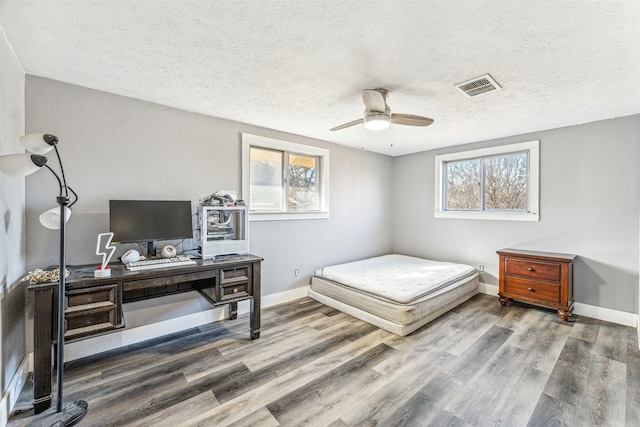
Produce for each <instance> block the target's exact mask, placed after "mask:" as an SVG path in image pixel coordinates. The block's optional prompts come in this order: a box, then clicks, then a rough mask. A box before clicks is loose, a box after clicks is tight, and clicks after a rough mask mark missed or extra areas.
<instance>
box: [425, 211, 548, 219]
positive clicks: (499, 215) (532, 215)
mask: <svg viewBox="0 0 640 427" xmlns="http://www.w3.org/2000/svg"><path fill="white" fill-rule="evenodd" d="M433 217H434V218H451V219H481V220H492V221H540V215H538V213H537V212H518V213H516V212H462V211H435V212H434V214H433Z"/></svg>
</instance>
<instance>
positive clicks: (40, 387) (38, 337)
mask: <svg viewBox="0 0 640 427" xmlns="http://www.w3.org/2000/svg"><path fill="white" fill-rule="evenodd" d="M53 314H54V313H53V290H52V289H46V290H42V291H36V292H35V313H34V319H33V324H34V333H33V346H34V349H33V399H34V402H35V403H34V411H35V413H36V414H39V413H41V412H43V411H45V410H46V409H49V407H50V406H51V369H52V368H51V366H52V365H51V344H52V339H51V337H52V336H53Z"/></svg>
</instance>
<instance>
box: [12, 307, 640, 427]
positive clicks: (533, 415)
mask: <svg viewBox="0 0 640 427" xmlns="http://www.w3.org/2000/svg"><path fill="white" fill-rule="evenodd" d="M73 399H83V400H86V401H87V402H88V403H89V412H88V413H87V415H86V417H85V418H84V419H83V420H82V421H81V423H80V425H81V426H125V425H127V426H129V425H131V426H172V427H177V426H191V425H202V426H226V425H233V426H257V425H260V426H278V425H283V426H298V425H312V426H345V425H357V426H368V425H382V426H468V425H472V426H498V425H500V426H510V427H511V426H549V425H553V426H560V425H567V426H625V425H626V426H640V351H639V350H638V346H637V338H636V330H635V329H633V328H628V327H624V326H620V325H616V324H611V323H607V322H601V321H597V320H593V319H589V318H584V317H579V318H577V320H576V321H575V322H571V323H568V324H567V323H562V322H561V321H560V320H559V318H558V316H557V315H556V314H555V313H554V312H553V311H547V310H545V309H540V308H534V307H531V306H526V305H524V304H517V303H510V304H509V305H508V306H507V307H506V308H501V307H500V304H499V303H498V300H497V298H496V297H490V296H487V295H478V296H476V297H474V298H472V299H471V300H470V301H468V302H467V303H465V304H463V305H461V306H459V307H458V308H456V309H454V310H452V311H451V312H449V313H447V314H445V315H444V316H442V317H440V318H439V319H437V320H435V321H433V322H431V323H430V324H429V325H427V326H425V327H423V328H421V329H419V330H418V331H416V332H414V333H413V334H411V335H409V336H407V337H397V336H395V335H393V334H390V333H388V332H386V331H383V330H380V329H377V328H375V327H372V326H370V325H368V324H366V323H364V322H361V321H359V320H356V319H354V318H352V317H350V316H347V315H345V314H343V313H340V312H338V311H336V310H333V309H331V308H328V307H325V306H323V305H321V304H319V303H317V302H315V301H313V300H311V299H308V298H304V299H300V300H297V301H294V302H291V303H288V304H284V305H280V306H276V307H272V308H268V309H265V310H263V327H262V336H261V338H260V339H259V340H256V341H251V340H249V327H248V318H247V316H246V315H244V316H239V318H238V319H237V320H234V321H223V322H217V323H213V324H210V325H206V326H203V327H200V328H194V329H191V330H188V331H185V332H182V333H180V334H173V335H169V336H167V337H163V339H156V340H153V341H149V342H146V343H144V345H142V344H138V345H135V346H130V347H129V348H128V349H127V350H126V351H112V352H109V353H107V354H101V355H98V356H93V357H90V358H86V359H82V360H79V361H75V362H71V363H69V364H67V369H66V372H65V400H73ZM30 415H31V414H29V413H25V414H22V415H20V416H15V417H13V418H12V419H11V420H10V424H9V425H10V426H12V427H14V426H22V425H26V424H27V423H28V422H30V421H31V420H32V419H33V418H32V417H30Z"/></svg>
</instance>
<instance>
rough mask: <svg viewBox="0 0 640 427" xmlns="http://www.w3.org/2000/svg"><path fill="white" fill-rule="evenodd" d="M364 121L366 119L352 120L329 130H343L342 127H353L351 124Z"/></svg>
mask: <svg viewBox="0 0 640 427" xmlns="http://www.w3.org/2000/svg"><path fill="white" fill-rule="evenodd" d="M363 121H364V120H363V119H358V120H354V121H352V122H349V123H345V124H343V125H340V126H336V127H334V128H332V129H329V130H330V131H334V130H341V129H344V128H348V127H351V126H355V125H359V124H360V123H362V122H363Z"/></svg>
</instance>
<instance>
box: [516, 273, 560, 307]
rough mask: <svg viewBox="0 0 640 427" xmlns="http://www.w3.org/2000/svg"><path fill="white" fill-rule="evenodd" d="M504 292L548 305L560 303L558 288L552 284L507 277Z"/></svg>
mask: <svg viewBox="0 0 640 427" xmlns="http://www.w3.org/2000/svg"><path fill="white" fill-rule="evenodd" d="M504 292H505V293H506V294H516V295H520V296H522V297H524V298H526V299H529V298H532V299H537V300H540V301H545V302H550V303H556V304H558V303H560V286H559V285H554V284H552V283H540V282H534V281H532V280H526V279H517V278H515V277H507V278H505V279H504Z"/></svg>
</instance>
